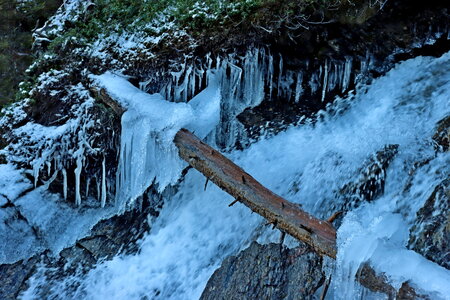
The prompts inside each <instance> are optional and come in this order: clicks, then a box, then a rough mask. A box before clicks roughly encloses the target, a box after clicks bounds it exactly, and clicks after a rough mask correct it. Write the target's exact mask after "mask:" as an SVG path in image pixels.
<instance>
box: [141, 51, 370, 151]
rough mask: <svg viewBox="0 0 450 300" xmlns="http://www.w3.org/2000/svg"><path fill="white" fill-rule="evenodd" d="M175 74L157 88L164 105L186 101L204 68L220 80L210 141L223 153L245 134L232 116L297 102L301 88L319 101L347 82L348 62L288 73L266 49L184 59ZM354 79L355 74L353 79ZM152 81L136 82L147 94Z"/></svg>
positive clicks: (195, 89) (200, 80) (364, 68)
mask: <svg viewBox="0 0 450 300" xmlns="http://www.w3.org/2000/svg"><path fill="white" fill-rule="evenodd" d="M360 65H361V68H360V73H364V72H366V71H367V69H368V68H369V65H370V56H368V57H367V58H365V59H364V60H362V61H361V63H360ZM178 67H179V70H178V71H176V72H172V73H171V75H172V76H171V80H170V81H169V83H167V84H166V85H165V86H164V87H163V89H162V90H161V92H160V93H161V94H162V95H163V96H164V97H165V98H166V99H168V100H169V101H174V102H188V101H189V100H190V99H191V98H192V97H193V96H194V95H196V94H197V93H198V92H199V91H201V90H202V89H203V88H204V87H205V82H207V81H208V78H207V77H208V76H207V74H208V72H207V71H208V70H214V73H215V74H218V76H219V84H220V85H221V90H222V99H221V118H220V125H219V126H218V127H217V129H216V135H215V140H214V141H212V140H211V141H209V142H213V143H215V145H216V146H219V147H221V148H222V149H231V148H233V147H234V146H235V144H236V142H237V141H241V142H242V141H245V140H246V133H245V132H244V130H243V126H242V124H241V123H240V122H239V121H238V120H237V118H236V116H237V115H239V114H240V113H242V112H243V111H244V110H245V109H246V108H251V107H255V106H257V105H259V104H260V103H261V102H262V101H263V100H264V99H268V100H274V101H276V100H277V99H284V101H289V102H295V103H298V102H300V101H301V98H302V96H303V95H304V94H305V90H308V92H309V93H310V94H314V93H319V92H320V93H321V98H322V101H324V100H325V97H326V95H327V93H328V92H330V91H333V90H339V92H342V93H344V92H346V91H347V90H348V89H349V86H350V83H351V80H352V76H351V75H352V69H353V68H354V66H353V60H352V58H351V57H346V58H345V59H344V60H342V61H334V60H333V61H332V60H327V61H325V62H324V64H323V65H321V66H320V67H319V68H317V69H316V70H312V71H311V70H308V69H309V63H308V62H306V64H305V70H302V69H299V70H291V69H289V68H288V67H286V64H285V62H284V60H283V57H282V56H281V55H279V54H275V55H274V54H272V53H271V52H270V51H268V50H265V49H263V48H261V49H258V48H256V49H251V50H249V51H247V52H246V54H245V55H244V56H239V55H237V54H229V55H227V56H226V57H220V56H219V57H216V58H212V57H211V56H209V55H208V56H207V57H206V58H205V59H202V60H199V61H192V60H190V59H189V58H185V61H184V63H182V64H179V65H178ZM353 79H354V80H357V76H354V77H353ZM150 82H152V80H148V81H143V82H141V83H140V88H141V89H142V90H144V91H147V90H150V89H151V88H152V87H150V86H149V84H150Z"/></svg>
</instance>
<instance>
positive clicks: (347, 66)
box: [342, 57, 352, 92]
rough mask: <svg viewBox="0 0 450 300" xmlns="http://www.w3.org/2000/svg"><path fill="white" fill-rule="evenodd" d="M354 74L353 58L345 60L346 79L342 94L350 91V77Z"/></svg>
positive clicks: (344, 79) (343, 80)
mask: <svg viewBox="0 0 450 300" xmlns="http://www.w3.org/2000/svg"><path fill="white" fill-rule="evenodd" d="M351 72H352V58H351V57H346V58H345V67H344V77H343V79H342V92H345V91H346V90H347V89H348V86H349V84H350V75H351Z"/></svg>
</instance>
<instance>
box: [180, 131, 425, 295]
mask: <svg viewBox="0 0 450 300" xmlns="http://www.w3.org/2000/svg"><path fill="white" fill-rule="evenodd" d="M174 143H175V145H176V146H177V147H178V150H179V155H180V157H181V158H183V159H184V160H185V161H187V162H188V163H189V164H190V166H192V167H193V168H195V169H197V170H198V171H200V172H201V173H202V174H203V175H205V176H206V178H208V179H209V180H210V181H212V182H214V183H215V184H216V185H217V186H219V187H220V188H221V189H223V190H224V191H226V192H227V193H228V194H230V195H232V196H233V197H234V198H235V200H234V201H233V202H231V204H230V205H229V206H232V205H233V204H235V203H236V202H242V203H243V204H244V205H246V206H248V207H249V208H250V209H251V210H252V211H254V212H256V213H258V214H259V215H261V216H262V217H264V218H265V219H267V220H268V223H267V225H270V224H273V225H274V227H277V228H278V229H280V230H281V232H283V233H288V234H290V235H291V236H293V237H295V238H297V239H298V240H300V241H303V242H305V243H306V244H308V245H310V246H311V247H312V248H313V250H314V251H315V252H317V253H318V254H320V255H327V256H329V257H331V258H334V259H335V258H336V249H337V246H336V230H335V229H334V227H333V226H332V225H331V222H332V221H333V219H334V218H335V217H336V216H337V215H338V214H340V212H337V213H335V214H334V215H333V216H331V217H330V218H329V221H323V220H319V219H317V218H315V217H313V216H311V215H310V214H308V213H307V212H305V211H303V210H301V209H300V208H299V207H298V206H297V205H295V204H293V203H291V202H289V201H287V200H285V199H283V198H281V197H280V196H278V195H276V194H274V193H273V192H271V191H270V190H268V189H267V188H266V187H264V186H263V185H262V184H260V183H259V182H258V181H256V180H255V179H254V178H253V177H252V176H250V175H249V174H248V173H246V172H245V171H244V170H243V169H241V168H240V167H239V166H237V165H236V164H234V163H233V162H232V161H231V160H229V159H228V158H226V157H225V156H223V155H222V154H221V153H219V152H218V151H216V150H214V149H213V148H212V147H210V146H208V145H207V144H205V143H204V142H202V141H201V140H200V139H199V138H198V137H196V136H195V135H194V134H192V133H191V132H189V131H188V130H186V129H181V130H180V131H178V132H177V134H176V135H175V139H174ZM356 280H357V281H358V282H359V283H361V284H362V285H363V286H365V287H367V288H368V289H370V290H372V291H374V292H382V293H385V294H386V295H388V297H389V298H394V297H395V298H397V299H404V295H406V294H408V295H414V297H412V298H408V299H427V297H426V296H423V295H421V294H420V293H419V292H417V291H416V290H414V289H413V288H412V287H411V286H410V285H409V284H408V283H407V282H405V283H404V284H403V285H402V288H401V289H400V290H399V291H397V290H396V289H395V288H394V287H393V286H392V285H390V284H389V283H388V281H387V278H386V276H385V275H383V274H377V273H376V272H375V270H374V269H373V268H372V267H371V266H370V265H369V264H368V263H364V264H362V265H361V266H360V268H359V270H358V274H357V276H356Z"/></svg>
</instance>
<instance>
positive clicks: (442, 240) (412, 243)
mask: <svg viewBox="0 0 450 300" xmlns="http://www.w3.org/2000/svg"><path fill="white" fill-rule="evenodd" d="M408 248H410V249H412V250H414V251H416V252H418V253H420V254H422V255H423V256H425V257H426V258H428V259H429V260H432V261H434V262H436V263H438V264H440V265H441V266H443V267H445V268H447V269H450V178H447V179H446V180H444V181H442V182H441V183H440V184H439V185H437V186H436V188H435V189H434V191H433V193H431V195H430V197H429V198H428V200H427V201H426V202H425V205H424V206H423V207H422V208H421V209H420V210H419V211H418V212H417V218H416V221H415V222H414V225H413V226H412V228H411V230H410V239H409V243H408Z"/></svg>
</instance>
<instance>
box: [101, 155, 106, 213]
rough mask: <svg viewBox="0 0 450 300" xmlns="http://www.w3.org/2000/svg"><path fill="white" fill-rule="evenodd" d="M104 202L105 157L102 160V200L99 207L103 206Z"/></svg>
mask: <svg viewBox="0 0 450 300" xmlns="http://www.w3.org/2000/svg"><path fill="white" fill-rule="evenodd" d="M105 204H106V168H105V158H103V162H102V200H101V207H105Z"/></svg>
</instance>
